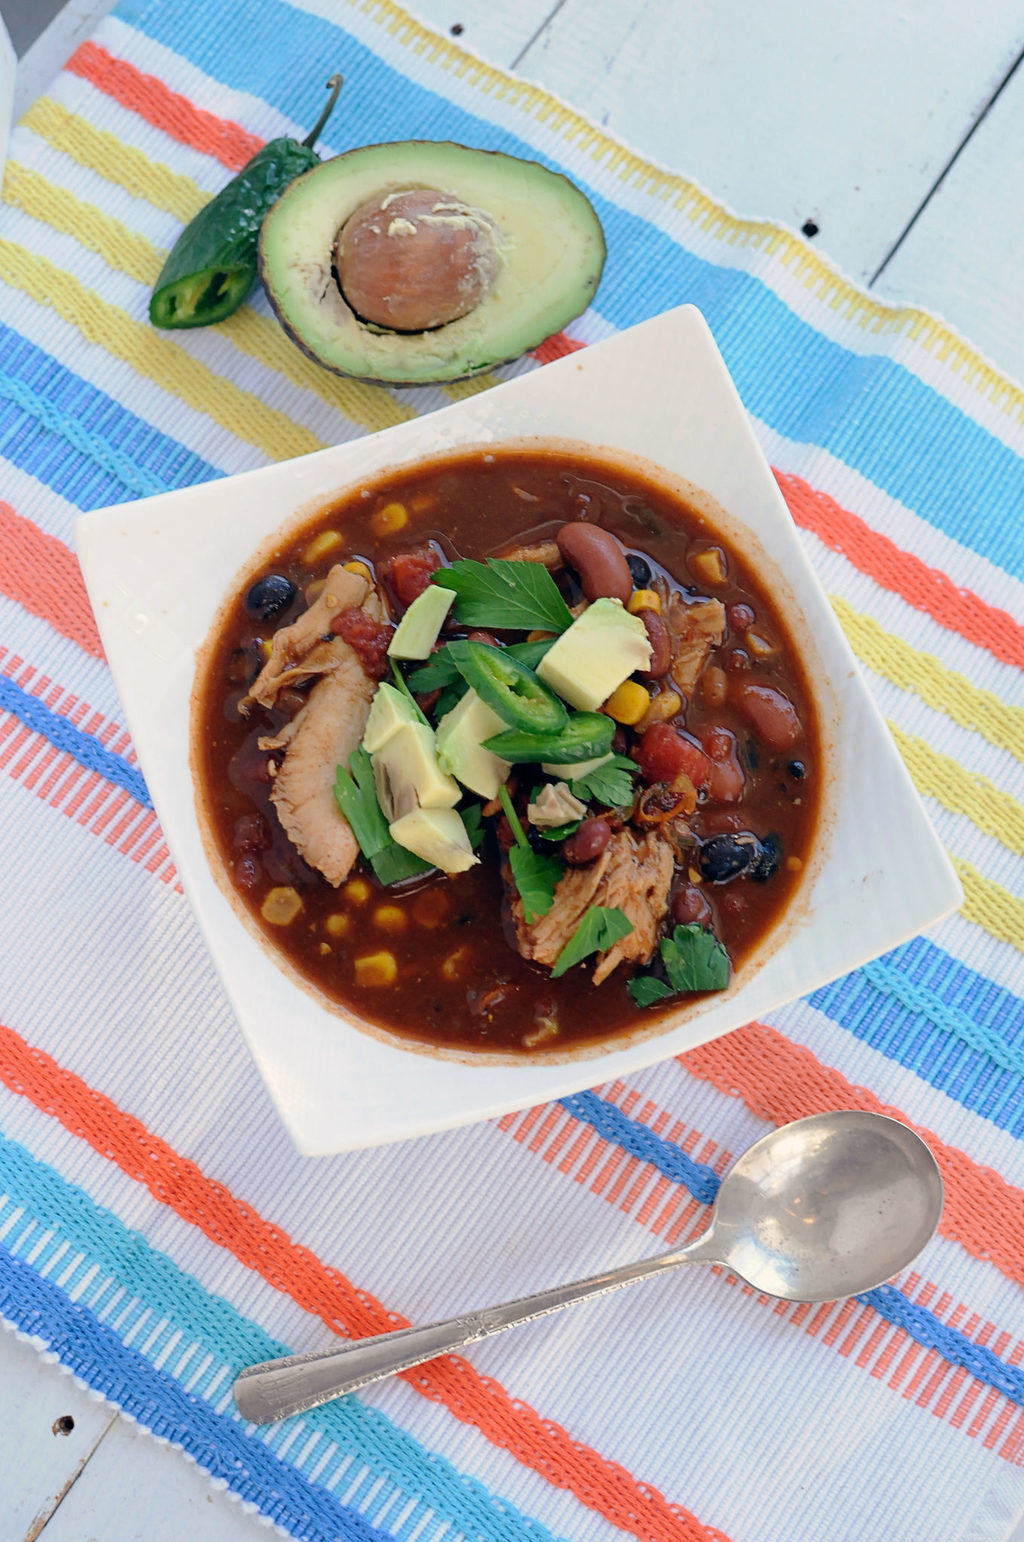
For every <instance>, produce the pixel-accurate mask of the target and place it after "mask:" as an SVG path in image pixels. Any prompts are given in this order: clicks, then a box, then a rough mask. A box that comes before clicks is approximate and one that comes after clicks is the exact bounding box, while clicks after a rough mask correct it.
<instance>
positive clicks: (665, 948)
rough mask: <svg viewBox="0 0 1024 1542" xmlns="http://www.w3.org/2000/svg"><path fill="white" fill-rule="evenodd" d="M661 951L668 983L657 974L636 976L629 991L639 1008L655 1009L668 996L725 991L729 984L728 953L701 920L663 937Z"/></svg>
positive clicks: (630, 983) (678, 928)
mask: <svg viewBox="0 0 1024 1542" xmlns="http://www.w3.org/2000/svg"><path fill="white" fill-rule="evenodd" d="M660 952H661V960H662V963H663V964H664V966H665V974H666V976H667V980H668V983H667V984H666V983H665V981H664V980H661V979H659V978H658V976H657V975H654V974H647V973H642V974H635V975H634V976H633V978H632V979H631V980H630V982H629V987H628V989H629V994H630V995H631V996H632V998H633V1000H634V1001H635V1002H636V1004H637V1006H638V1007H649V1006H653V1005H654V1003H655V1002H656V1001H664V999H665V997H666V996H678V995H683V994H690V993H692V992H693V991H721V990H724V989H725V987H726V986H727V985H728V983H729V955H728V953H727V952H726V951H725V949H724V947H723V946H722V944H721V943H720V942H719V940H718V938H717V937H716V936H715V934H714V932H709V931H707V930H706V928H705V927H703V926H701V925H700V923H699V922H697V921H691V922H689V924H688V925H686V926H677V927H676V928H675V930H674V931H673V933H672V935H671V937H663V938H662V941H661V948H660Z"/></svg>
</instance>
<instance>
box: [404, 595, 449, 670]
mask: <svg viewBox="0 0 1024 1542" xmlns="http://www.w3.org/2000/svg"><path fill="white" fill-rule="evenodd" d="M454 603H455V590H454V589H442V588H441V587H440V585H438V584H430V585H428V587H427V588H426V589H424V591H423V593H422V594H418V595H417V596H416V598H415V599H414V600H413V602H412V604H411V605H410V606H409V609H408V610H407V611H406V613H405V615H404V616H403V617H402V619H401V621H400V622H399V623H398V627H397V629H396V631H395V635H394V637H392V639H391V641H390V643H389V644H388V653H389V654H390V656H391V657H392V658H393V659H428V658H429V657H430V650H431V648H432V647H433V646H434V644H435V643H436V642H437V639H438V636H439V635H440V631H441V628H442V627H443V626H444V621H445V617H446V616H447V614H448V612H449V611H450V610H451V608H452V606H453V605H454Z"/></svg>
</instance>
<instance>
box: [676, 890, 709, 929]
mask: <svg viewBox="0 0 1024 1542" xmlns="http://www.w3.org/2000/svg"><path fill="white" fill-rule="evenodd" d="M710 917H711V906H710V905H709V904H708V902H707V898H706V896H705V895H703V894H702V893H701V891H700V889H698V888H695V887H692V886H691V885H689V884H687V886H686V887H685V888H683V889H677V890H676V892H675V894H673V896H672V919H673V921H676V922H677V923H678V924H679V925H680V926H688V925H691V924H692V923H693V922H694V921H702V922H703V921H707V920H709V919H710Z"/></svg>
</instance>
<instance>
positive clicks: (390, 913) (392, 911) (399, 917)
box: [373, 905, 409, 932]
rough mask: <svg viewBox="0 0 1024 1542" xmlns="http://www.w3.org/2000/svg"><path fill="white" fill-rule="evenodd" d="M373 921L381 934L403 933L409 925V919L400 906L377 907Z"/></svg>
mask: <svg viewBox="0 0 1024 1542" xmlns="http://www.w3.org/2000/svg"><path fill="white" fill-rule="evenodd" d="M373 919H374V921H375V922H376V923H377V925H378V926H379V927H380V929H381V931H382V932H404V931H405V928H406V927H407V926H408V924H409V917H408V916H407V915H406V913H405V911H404V910H403V909H402V907H401V905H378V906H377V908H376V910H375V911H374V912H373Z"/></svg>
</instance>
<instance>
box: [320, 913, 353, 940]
mask: <svg viewBox="0 0 1024 1542" xmlns="http://www.w3.org/2000/svg"><path fill="white" fill-rule="evenodd" d="M351 925H352V921H351V918H350V917H349V916H347V915H346V914H345V912H344V911H343V910H336V911H335V913H334V914H333V915H331V916H328V917H327V920H326V921H325V922H324V931H325V932H327V933H328V935H329V936H331V937H344V935H345V933H346V932H347V931H348V929H349V927H350V926H351Z"/></svg>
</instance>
